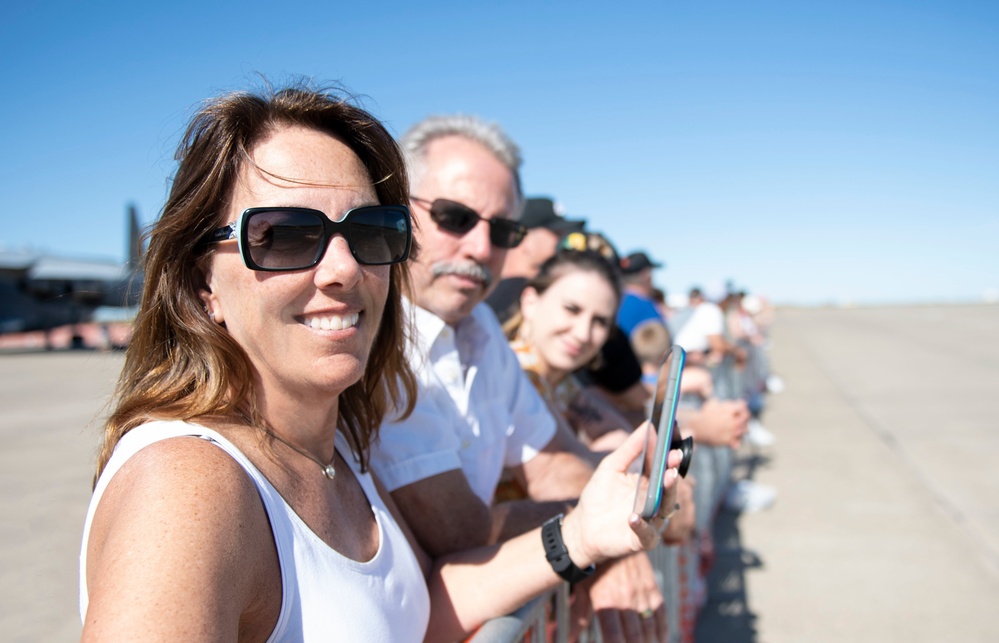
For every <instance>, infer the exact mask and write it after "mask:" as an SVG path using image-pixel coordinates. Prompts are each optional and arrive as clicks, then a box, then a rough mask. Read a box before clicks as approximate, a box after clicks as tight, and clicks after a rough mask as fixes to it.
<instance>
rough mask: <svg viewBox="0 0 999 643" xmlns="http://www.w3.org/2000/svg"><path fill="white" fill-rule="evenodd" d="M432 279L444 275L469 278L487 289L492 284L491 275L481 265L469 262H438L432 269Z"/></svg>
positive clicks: (487, 269)
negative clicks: (477, 281) (479, 282)
mask: <svg viewBox="0 0 999 643" xmlns="http://www.w3.org/2000/svg"><path fill="white" fill-rule="evenodd" d="M432 274H433V277H434V279H436V278H437V277H443V276H444V275H458V276H459V277H471V278H472V279H478V280H479V281H481V282H482V283H483V285H484V286H485V287H486V288H488V287H489V286H490V285H492V283H493V273H492V272H490V270H489V268H486V267H485V266H483V265H482V264H479V263H475V262H474V261H469V262H466V263H450V262H447V261H438V262H437V263H435V264H434V266H433V268H432Z"/></svg>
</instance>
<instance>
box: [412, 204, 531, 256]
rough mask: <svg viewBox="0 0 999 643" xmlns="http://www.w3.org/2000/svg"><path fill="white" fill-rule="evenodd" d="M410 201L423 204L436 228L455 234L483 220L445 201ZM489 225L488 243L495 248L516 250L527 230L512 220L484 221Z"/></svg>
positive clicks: (470, 210) (466, 209)
mask: <svg viewBox="0 0 999 643" xmlns="http://www.w3.org/2000/svg"><path fill="white" fill-rule="evenodd" d="M409 198H410V199H412V200H414V201H416V202H417V203H421V204H423V205H424V206H425V207H426V208H427V210H429V211H430V218H431V219H433V220H434V223H436V224H437V225H438V226H440V227H441V228H443V229H444V230H447V231H448V232H453V233H455V234H467V233H468V231H469V230H471V229H472V228H474V227H475V226H476V224H477V223H478V222H479V221H481V220H483V218H482V217H481V216H479V213H478V212H476V211H475V210H473V209H472V208H470V207H468V206H467V205H464V204H462V203H458V202H457V201H449V200H447V199H434V200H433V201H429V200H427V199H421V198H420V197H418V196H412V195H410V197H409ZM485 221H486V222H487V223H489V242H490V243H492V244H493V245H494V246H496V247H497V248H516V247H517V246H519V245H520V242H521V241H523V240H524V236H525V235H526V234H527V228H525V227H524V225H523V224H522V223H520V222H518V221H514V220H512V219H501V218H497V219H485Z"/></svg>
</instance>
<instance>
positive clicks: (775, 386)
mask: <svg viewBox="0 0 999 643" xmlns="http://www.w3.org/2000/svg"><path fill="white" fill-rule="evenodd" d="M783 390H784V380H782V379H781V378H780V375H771V376H770V377H768V378H767V393H780V392H781V391H783Z"/></svg>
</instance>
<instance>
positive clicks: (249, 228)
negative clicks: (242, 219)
mask: <svg viewBox="0 0 999 643" xmlns="http://www.w3.org/2000/svg"><path fill="white" fill-rule="evenodd" d="M245 226H246V230H245V235H246V236H245V237H244V240H243V243H244V248H245V251H246V252H248V253H249V255H250V258H251V259H252V260H253V262H254V263H256V264H257V265H258V266H260V267H261V268H266V269H269V270H296V269H300V268H307V267H309V266H311V265H314V264H315V263H316V260H317V259H318V257H319V253H320V252H321V251H322V249H323V245H324V244H323V239H324V237H325V226H324V222H323V219H322V216H321V215H320V214H319V213H318V212H310V211H301V210H262V211H260V212H254V213H252V214H250V215H249V216H248V217H247V219H246V223H245Z"/></svg>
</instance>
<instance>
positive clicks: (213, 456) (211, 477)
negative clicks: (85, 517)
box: [95, 423, 266, 537]
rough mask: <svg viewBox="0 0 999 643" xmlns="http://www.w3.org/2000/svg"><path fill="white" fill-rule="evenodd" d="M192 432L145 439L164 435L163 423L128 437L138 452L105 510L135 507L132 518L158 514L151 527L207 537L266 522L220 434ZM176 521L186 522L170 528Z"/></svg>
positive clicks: (119, 473) (121, 469)
mask: <svg viewBox="0 0 999 643" xmlns="http://www.w3.org/2000/svg"><path fill="white" fill-rule="evenodd" d="M189 426H191V427H192V431H191V433H188V434H187V435H183V434H181V435H172V436H169V437H162V436H154V438H155V439H153V440H152V441H148V437H147V436H142V435H141V433H142V432H156V431H161V430H162V429H163V427H162V424H161V423H153V424H150V425H144V426H141V427H138V428H136V429H133V430H132V432H130V433H134V435H129V434H126V436H125V438H123V439H122V446H125V447H128V450H134V452H133V453H130V454H127V459H126V460H125V461H124V462H122V463H120V465H119V466H118V469H117V470H116V471H114V472H113V478H112V479H110V480H109V481H108V482H107V488H106V490H105V492H104V496H103V497H102V498H101V505H102V506H103V505H105V504H107V505H111V506H120V508H125V507H129V506H132V505H134V511H135V512H136V514H137V515H136V516H133V518H139V519H142V517H143V516H146V515H149V514H153V516H151V519H152V521H153V522H158V523H159V524H161V526H162V527H163V528H164V529H176V528H187V527H191V526H199V527H200V528H202V529H204V531H205V536H206V537H207V536H208V535H209V534H210V533H212V532H214V531H215V530H216V529H223V530H226V531H230V530H231V528H232V526H233V523H232V522H230V521H231V520H236V519H238V520H240V521H245V520H246V519H249V518H253V517H254V516H259V517H261V518H264V519H265V520H266V515H265V514H264V508H263V506H262V504H261V501H260V497H259V493H258V491H257V486H256V483H255V482H254V481H253V479H251V477H250V476H249V475H248V473H247V471H246V470H245V468H244V466H243V465H242V464H241V463H240V462H238V461H237V460H236V459H235V457H234V456H233V454H231V453H229V452H227V450H225V449H223V448H220V445H219V444H218V442H219V439H218V437H219V436H218V434H215V433H214V432H212V431H207V430H206V431H201V430H199V429H200V427H197V426H196V425H189ZM147 441H148V443H147ZM136 447H138V448H136ZM102 508H103V507H102ZM109 513H110V512H109ZM171 516H172V517H178V518H181V517H187V520H180V521H178V522H179V523H180V524H176V525H175V524H168V520H167V519H168V518H169V517H171ZM192 517H196V518H197V519H196V520H192V519H191V518H192ZM95 518H96V516H95Z"/></svg>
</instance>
